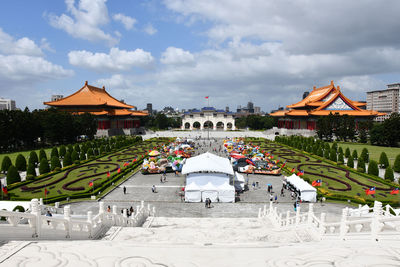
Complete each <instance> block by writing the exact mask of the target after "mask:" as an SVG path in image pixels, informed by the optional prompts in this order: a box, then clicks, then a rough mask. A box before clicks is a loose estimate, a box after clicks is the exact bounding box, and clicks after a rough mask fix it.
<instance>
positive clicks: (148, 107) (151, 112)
mask: <svg viewBox="0 0 400 267" xmlns="http://www.w3.org/2000/svg"><path fill="white" fill-rule="evenodd" d="M146 110H147V113H149V114H150V115H151V114H153V104H152V103H147V106H146Z"/></svg>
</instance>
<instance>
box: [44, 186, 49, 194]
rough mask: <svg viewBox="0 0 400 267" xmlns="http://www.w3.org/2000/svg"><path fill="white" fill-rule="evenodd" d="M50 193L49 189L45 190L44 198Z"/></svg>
mask: <svg viewBox="0 0 400 267" xmlns="http://www.w3.org/2000/svg"><path fill="white" fill-rule="evenodd" d="M48 193H49V190H47V188H46V187H45V188H44V196H47V194H48Z"/></svg>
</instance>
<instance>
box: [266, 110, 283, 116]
mask: <svg viewBox="0 0 400 267" xmlns="http://www.w3.org/2000/svg"><path fill="white" fill-rule="evenodd" d="M286 112H287V110H278V111H275V112H273V113H270V114H269V115H270V116H273V117H281V116H285V114H286Z"/></svg>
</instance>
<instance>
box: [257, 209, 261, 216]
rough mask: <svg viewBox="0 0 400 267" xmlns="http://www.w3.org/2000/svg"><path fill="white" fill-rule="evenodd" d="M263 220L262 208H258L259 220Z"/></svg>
mask: <svg viewBox="0 0 400 267" xmlns="http://www.w3.org/2000/svg"><path fill="white" fill-rule="evenodd" d="M260 218H261V208H258V219H260Z"/></svg>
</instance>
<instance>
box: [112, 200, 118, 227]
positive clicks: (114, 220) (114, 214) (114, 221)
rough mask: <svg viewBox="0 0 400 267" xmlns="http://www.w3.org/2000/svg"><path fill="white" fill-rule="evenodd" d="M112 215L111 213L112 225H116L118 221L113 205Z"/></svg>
mask: <svg viewBox="0 0 400 267" xmlns="http://www.w3.org/2000/svg"><path fill="white" fill-rule="evenodd" d="M112 213H113V215H112V223H113V225H117V221H118V219H117V216H118V210H117V205H113V206H112Z"/></svg>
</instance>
